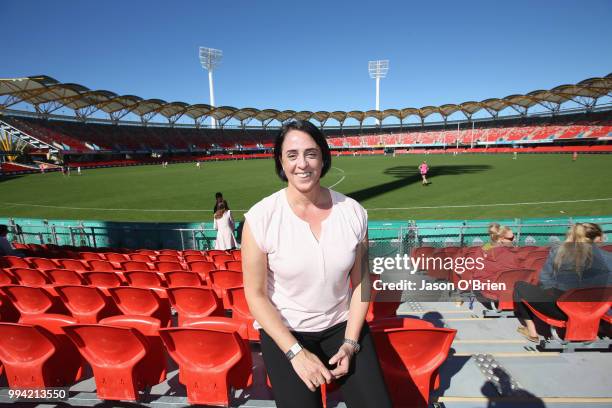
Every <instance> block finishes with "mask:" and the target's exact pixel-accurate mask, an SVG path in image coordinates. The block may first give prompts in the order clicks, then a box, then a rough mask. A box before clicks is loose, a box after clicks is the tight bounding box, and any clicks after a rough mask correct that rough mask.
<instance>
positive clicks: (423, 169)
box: [419, 160, 429, 186]
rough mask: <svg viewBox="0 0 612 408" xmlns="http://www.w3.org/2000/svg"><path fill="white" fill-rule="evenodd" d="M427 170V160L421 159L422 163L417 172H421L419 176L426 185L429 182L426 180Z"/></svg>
mask: <svg viewBox="0 0 612 408" xmlns="http://www.w3.org/2000/svg"><path fill="white" fill-rule="evenodd" d="M428 171H429V167H428V166H427V162H426V161H425V160H423V163H421V165H420V166H419V172H420V173H421V178H422V179H423V185H424V186H426V185H427V184H429V182H428V181H427V172H428Z"/></svg>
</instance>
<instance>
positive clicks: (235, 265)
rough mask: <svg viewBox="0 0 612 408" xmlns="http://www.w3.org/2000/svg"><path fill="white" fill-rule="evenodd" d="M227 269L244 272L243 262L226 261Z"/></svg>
mask: <svg viewBox="0 0 612 408" xmlns="http://www.w3.org/2000/svg"><path fill="white" fill-rule="evenodd" d="M225 269H227V270H228V271H237V272H242V261H225Z"/></svg>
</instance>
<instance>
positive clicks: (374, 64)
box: [368, 60, 389, 125]
mask: <svg viewBox="0 0 612 408" xmlns="http://www.w3.org/2000/svg"><path fill="white" fill-rule="evenodd" d="M388 71H389V60H377V61H369V62H368V72H369V73H370V78H375V79H376V110H377V111H379V110H380V79H381V78H385V77H386V76H387V72H388ZM376 124H377V125H379V124H380V122H379V121H378V119H376Z"/></svg>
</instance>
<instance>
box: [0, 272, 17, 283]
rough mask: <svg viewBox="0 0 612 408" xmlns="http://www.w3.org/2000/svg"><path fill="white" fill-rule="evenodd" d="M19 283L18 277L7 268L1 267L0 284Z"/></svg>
mask: <svg viewBox="0 0 612 408" xmlns="http://www.w3.org/2000/svg"><path fill="white" fill-rule="evenodd" d="M17 283H19V282H18V281H17V278H16V277H15V276H13V274H12V273H11V272H10V271H9V270H7V269H0V286H1V285H14V284H17Z"/></svg>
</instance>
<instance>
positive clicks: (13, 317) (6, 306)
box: [0, 290, 19, 377]
mask: <svg viewBox="0 0 612 408" xmlns="http://www.w3.org/2000/svg"><path fill="white" fill-rule="evenodd" d="M0 321H2V322H11V323H16V322H18V321H19V311H18V310H17V309H16V308H15V306H14V305H13V303H12V302H11V301H10V299H9V298H8V297H7V296H6V295H5V294H4V292H3V291H2V290H0ZM0 366H1V364H0ZM1 376H2V373H1V372H0V377H1Z"/></svg>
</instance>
